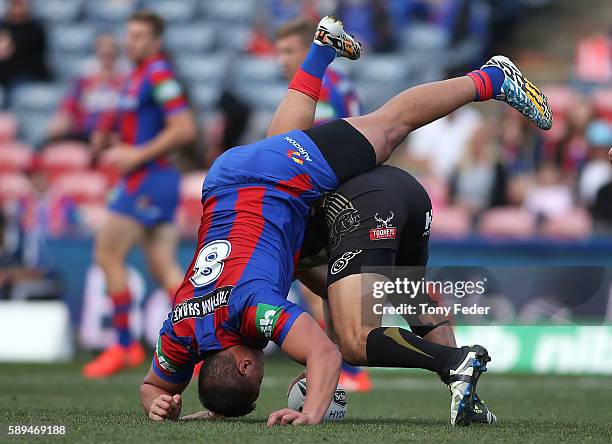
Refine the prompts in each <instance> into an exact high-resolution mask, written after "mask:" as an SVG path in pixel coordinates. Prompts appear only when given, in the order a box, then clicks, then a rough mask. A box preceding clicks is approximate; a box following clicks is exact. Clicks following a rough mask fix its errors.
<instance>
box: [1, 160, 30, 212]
mask: <svg viewBox="0 0 612 444" xmlns="http://www.w3.org/2000/svg"><path fill="white" fill-rule="evenodd" d="M0 151H1V150H0ZM0 159H2V153H1V152H0ZM0 162H2V161H1V160H0ZM0 172H1V174H0V202H7V201H11V200H21V199H23V198H26V197H28V196H30V195H32V193H33V192H34V190H33V188H32V184H31V183H30V181H29V179H28V178H27V177H26V176H25V175H23V174H21V173H7V172H2V171H0Z"/></svg>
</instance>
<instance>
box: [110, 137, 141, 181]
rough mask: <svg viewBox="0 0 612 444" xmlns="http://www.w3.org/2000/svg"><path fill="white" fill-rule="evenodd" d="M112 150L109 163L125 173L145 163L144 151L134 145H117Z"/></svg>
mask: <svg viewBox="0 0 612 444" xmlns="http://www.w3.org/2000/svg"><path fill="white" fill-rule="evenodd" d="M111 150H112V154H111V155H110V156H109V163H110V164H111V165H112V166H114V167H115V168H117V169H118V170H119V171H120V172H121V173H123V174H125V173H129V172H130V171H132V170H134V169H136V168H137V167H139V166H140V165H142V164H143V158H142V153H141V152H140V150H138V149H137V148H136V147H134V146H132V145H126V144H120V145H115V146H114V147H112V148H111Z"/></svg>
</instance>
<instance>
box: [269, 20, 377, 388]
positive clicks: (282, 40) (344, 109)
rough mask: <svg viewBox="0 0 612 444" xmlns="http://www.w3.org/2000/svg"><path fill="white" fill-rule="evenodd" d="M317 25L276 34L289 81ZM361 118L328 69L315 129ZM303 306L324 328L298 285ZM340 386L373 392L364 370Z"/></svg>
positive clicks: (346, 368) (350, 91) (319, 310)
mask: <svg viewBox="0 0 612 444" xmlns="http://www.w3.org/2000/svg"><path fill="white" fill-rule="evenodd" d="M315 29H316V25H315V24H314V23H311V22H309V21H307V20H303V19H296V20H292V21H290V22H287V23H285V24H284V25H282V26H281V27H280V28H279V30H278V32H277V34H276V49H277V52H278V58H279V62H280V64H281V67H282V69H283V75H284V76H285V77H286V78H287V80H288V81H290V80H291V79H292V78H293V76H294V75H295V73H296V72H297V70H298V69H299V68H300V66H302V63H303V62H304V59H305V58H306V55H307V54H308V50H309V49H310V45H311V43H312V36H313V34H314V32H315ZM361 114H362V109H361V105H360V103H359V100H358V99H357V95H356V94H355V92H354V88H353V85H352V82H351V81H350V80H349V79H348V78H347V77H346V76H344V75H343V74H341V73H339V72H337V71H335V70H334V69H333V68H331V67H329V68H327V71H326V72H325V75H324V76H323V82H322V84H321V94H320V98H319V102H318V103H317V107H316V111H315V120H314V123H315V125H321V124H323V123H326V122H329V121H331V120H335V119H342V118H345V117H355V116H359V115H361ZM300 293H301V296H302V299H303V301H302V302H303V305H306V306H307V307H308V309H309V311H310V312H311V313H312V315H313V316H314V317H315V319H316V320H317V321H318V322H319V323H321V325H323V322H324V316H323V305H322V303H321V298H319V297H317V295H315V294H314V293H313V292H312V291H310V290H309V289H308V288H307V287H306V286H304V285H301V284H300ZM340 384H341V385H342V386H343V387H344V388H345V389H346V390H348V391H359V392H365V391H369V390H370V389H371V388H372V382H371V381H370V377H369V375H368V372H367V371H366V370H365V369H360V368H358V367H353V366H351V365H348V364H347V363H343V365H342V373H341V374H340Z"/></svg>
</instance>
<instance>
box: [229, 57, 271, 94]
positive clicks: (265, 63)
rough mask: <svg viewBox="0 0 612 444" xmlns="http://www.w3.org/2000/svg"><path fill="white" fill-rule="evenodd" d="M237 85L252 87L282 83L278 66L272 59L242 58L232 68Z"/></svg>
mask: <svg viewBox="0 0 612 444" xmlns="http://www.w3.org/2000/svg"><path fill="white" fill-rule="evenodd" d="M232 68H233V69H232V72H233V74H234V76H235V78H236V81H237V82H238V83H239V84H243V85H248V86H250V87H252V88H253V86H254V85H257V86H259V85H261V84H268V83H277V82H282V81H283V77H282V73H281V70H280V66H279V65H278V63H277V62H276V59H274V58H262V57H244V58H241V59H240V60H238V61H237V62H236V63H235V64H234V65H233V67H232Z"/></svg>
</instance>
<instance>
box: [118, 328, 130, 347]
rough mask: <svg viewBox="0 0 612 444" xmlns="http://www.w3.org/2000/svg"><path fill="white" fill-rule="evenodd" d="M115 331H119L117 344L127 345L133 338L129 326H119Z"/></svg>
mask: <svg viewBox="0 0 612 444" xmlns="http://www.w3.org/2000/svg"><path fill="white" fill-rule="evenodd" d="M117 333H119V345H120V346H122V347H128V346H129V345H130V344H131V343H132V341H133V340H134V339H133V338H132V333H131V332H130V329H129V328H120V329H118V331H117Z"/></svg>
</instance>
